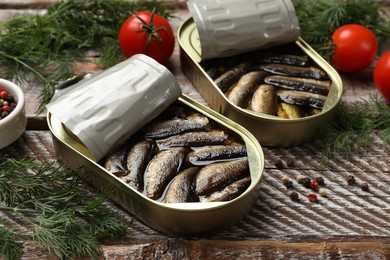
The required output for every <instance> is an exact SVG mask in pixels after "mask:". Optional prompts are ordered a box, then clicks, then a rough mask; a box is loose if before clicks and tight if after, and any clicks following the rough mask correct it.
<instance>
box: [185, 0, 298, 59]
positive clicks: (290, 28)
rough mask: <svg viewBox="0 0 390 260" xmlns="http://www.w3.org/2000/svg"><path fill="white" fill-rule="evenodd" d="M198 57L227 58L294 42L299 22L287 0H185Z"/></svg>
mask: <svg viewBox="0 0 390 260" xmlns="http://www.w3.org/2000/svg"><path fill="white" fill-rule="evenodd" d="M187 5H188V9H189V10H190V12H191V14H192V17H193V19H194V21H195V23H196V26H197V29H198V32H199V38H200V39H199V40H200V43H201V58H202V60H204V59H209V58H216V57H227V56H232V55H236V54H240V53H243V52H248V51H250V50H255V49H261V48H268V47H271V46H277V45H280V44H283V43H288V42H292V41H295V40H296V39H297V38H298V36H299V23H298V19H297V17H296V14H295V9H294V6H293V5H292V3H291V1H290V0H189V1H188V3H187Z"/></svg>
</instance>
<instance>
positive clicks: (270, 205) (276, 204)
mask: <svg viewBox="0 0 390 260" xmlns="http://www.w3.org/2000/svg"><path fill="white" fill-rule="evenodd" d="M269 207H270V208H271V209H276V208H277V207H278V202H277V201H276V200H271V201H270V202H269Z"/></svg>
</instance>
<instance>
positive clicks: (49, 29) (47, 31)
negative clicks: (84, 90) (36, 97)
mask: <svg viewBox="0 0 390 260" xmlns="http://www.w3.org/2000/svg"><path fill="white" fill-rule="evenodd" d="M153 8H155V10H156V13H158V14H160V15H162V16H164V17H166V18H168V17H170V9H169V8H168V7H167V6H165V5H163V4H162V3H160V2H157V1H146V0H140V1H126V0H62V1H60V2H58V3H55V4H53V5H51V6H50V7H49V8H48V12H47V13H46V14H44V15H18V16H15V17H14V18H12V19H11V20H9V21H7V22H5V23H4V24H2V26H1V27H0V32H1V33H0V64H2V68H1V70H0V71H1V73H0V76H1V77H3V78H6V79H9V80H15V81H16V82H18V83H20V84H22V83H30V84H31V83H33V82H34V81H36V82H37V83H38V84H39V85H41V86H42V91H41V94H40V100H41V105H40V108H39V110H38V111H37V112H41V111H42V110H43V109H44V106H45V105H46V104H47V103H48V102H49V101H50V99H51V97H52V95H53V86H54V85H55V84H56V83H58V82H59V81H63V80H65V79H67V78H69V77H71V76H73V75H74V67H73V66H74V63H75V62H76V61H85V60H86V57H85V52H86V50H91V49H93V50H96V51H97V52H99V53H103V54H104V55H102V56H101V57H100V58H99V59H97V60H96V61H94V62H97V63H98V64H99V65H102V68H106V67H110V66H112V65H114V64H116V63H118V62H120V61H121V60H123V59H124V56H123V55H122V54H121V52H120V48H119V43H118V42H117V37H118V31H119V29H120V26H121V25H122V23H123V22H124V21H125V19H126V18H127V17H129V16H130V15H131V14H133V13H134V12H136V11H140V10H152V9H153Z"/></svg>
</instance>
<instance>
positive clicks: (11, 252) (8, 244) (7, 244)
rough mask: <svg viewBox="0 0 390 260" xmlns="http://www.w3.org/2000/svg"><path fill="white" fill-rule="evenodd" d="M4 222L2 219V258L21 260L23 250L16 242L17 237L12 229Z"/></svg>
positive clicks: (0, 223) (0, 240) (0, 238)
mask: <svg viewBox="0 0 390 260" xmlns="http://www.w3.org/2000/svg"><path fill="white" fill-rule="evenodd" d="M3 222H4V221H1V219H0V234H1V236H0V256H4V258H5V259H19V258H20V256H21V255H22V253H23V249H22V248H21V246H20V245H19V244H18V243H17V242H16V241H15V238H16V237H17V235H16V234H15V231H14V230H13V229H12V228H8V227H5V226H4V223H3Z"/></svg>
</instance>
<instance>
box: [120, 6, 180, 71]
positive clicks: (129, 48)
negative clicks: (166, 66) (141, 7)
mask: <svg viewBox="0 0 390 260" xmlns="http://www.w3.org/2000/svg"><path fill="white" fill-rule="evenodd" d="M119 45H120V48H121V51H122V53H123V54H124V55H125V56H126V57H127V58H129V57H131V56H132V55H134V54H138V53H142V54H146V55H148V56H150V57H152V58H153V59H155V60H157V61H158V62H159V63H166V62H167V61H168V60H169V58H170V57H171V55H172V52H173V49H174V46H175V36H174V34H173V31H172V28H171V26H170V24H169V23H168V21H167V20H166V19H165V18H164V17H162V16H160V15H158V14H155V13H154V12H150V11H141V12H137V13H135V14H133V15H132V16H130V17H129V18H127V20H126V21H125V22H124V23H123V25H122V26H121V29H120V31H119Z"/></svg>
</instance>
